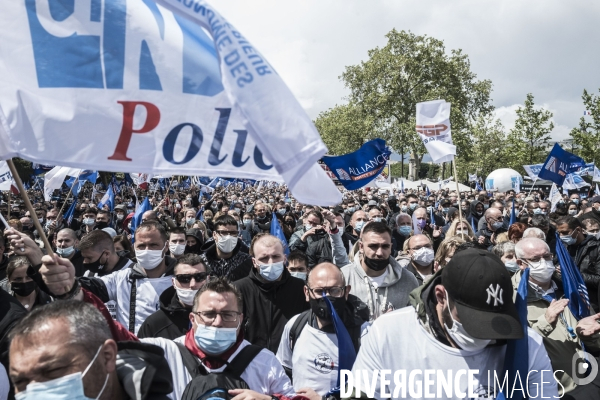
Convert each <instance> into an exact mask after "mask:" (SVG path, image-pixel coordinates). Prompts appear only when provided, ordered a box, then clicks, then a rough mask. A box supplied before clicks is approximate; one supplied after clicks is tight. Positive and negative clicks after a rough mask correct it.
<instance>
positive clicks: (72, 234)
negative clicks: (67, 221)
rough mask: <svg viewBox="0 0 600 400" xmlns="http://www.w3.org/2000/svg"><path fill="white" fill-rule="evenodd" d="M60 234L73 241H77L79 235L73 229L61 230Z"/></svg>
mask: <svg viewBox="0 0 600 400" xmlns="http://www.w3.org/2000/svg"><path fill="white" fill-rule="evenodd" d="M58 234H59V235H61V236H65V237H68V238H70V239H72V240H73V241H76V240H77V234H76V233H75V231H74V230H73V229H70V228H64V229H61V230H60V231H58Z"/></svg>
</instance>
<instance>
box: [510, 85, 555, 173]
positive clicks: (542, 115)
mask: <svg viewBox="0 0 600 400" xmlns="http://www.w3.org/2000/svg"><path fill="white" fill-rule="evenodd" d="M551 119H552V112H550V111H548V110H544V109H540V108H537V109H536V108H535V104H534V102H533V95H532V94H531V93H529V94H527V98H526V99H525V106H524V107H519V108H518V109H517V120H516V121H515V127H514V128H513V129H512V130H511V131H510V133H509V135H508V146H507V155H508V156H509V157H507V159H506V164H508V165H509V166H510V167H511V168H513V169H516V170H520V171H523V165H530V164H536V163H541V162H544V160H545V159H546V157H547V156H548V148H549V146H550V132H552V130H553V129H554V123H553V122H552V121H551Z"/></svg>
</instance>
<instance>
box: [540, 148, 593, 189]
mask: <svg viewBox="0 0 600 400" xmlns="http://www.w3.org/2000/svg"><path fill="white" fill-rule="evenodd" d="M584 166H585V161H583V158H581V157H578V156H576V155H575V154H573V153H569V152H568V151H566V150H564V149H563V148H562V147H560V145H559V144H558V143H555V144H554V147H553V148H552V150H551V151H550V154H548V158H546V162H545V163H544V165H543V166H542V170H541V171H540V172H539V174H538V178H540V179H548V180H549V181H552V182H554V183H556V184H557V185H559V186H562V184H563V182H564V181H565V178H566V176H567V174H570V173H573V172H576V171H578V170H579V169H581V168H582V167H584Z"/></svg>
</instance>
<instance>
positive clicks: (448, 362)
mask: <svg viewBox="0 0 600 400" xmlns="http://www.w3.org/2000/svg"><path fill="white" fill-rule="evenodd" d="M496 211H497V210H496ZM490 288H492V289H493V290H494V292H493V293H494V297H492V296H490V295H489V294H488V293H489V292H488V291H489V290H490ZM512 293H513V289H512V284H511V281H510V276H509V274H508V272H507V271H506V268H505V267H504V265H503V263H502V262H501V261H500V260H499V259H498V258H497V257H496V256H494V255H492V254H491V253H489V252H486V251H485V250H476V249H467V250H463V251H460V252H457V253H456V254H455V255H454V257H453V258H452V260H451V261H450V262H449V263H448V265H446V267H444V268H442V269H441V270H440V271H438V273H436V275H435V276H434V277H433V278H432V279H430V280H429V281H428V282H427V283H426V284H425V285H424V286H421V287H419V289H418V290H417V291H415V292H413V293H411V304H412V305H413V307H405V308H403V309H402V310H398V311H396V312H394V313H389V314H386V315H383V316H381V317H380V318H378V319H377V320H376V321H375V322H374V323H373V325H372V326H371V327H370V328H369V333H368V334H367V335H366V336H365V337H364V339H363V340H362V343H361V349H360V352H359V353H358V356H357V358H356V361H355V363H354V366H353V368H352V371H353V373H355V372H357V371H360V370H366V371H383V370H391V371H399V370H404V371H413V370H415V369H417V370H422V371H426V370H438V371H440V370H441V371H447V370H450V371H455V372H458V371H463V370H464V371H465V377H464V378H462V377H461V378H456V380H457V381H459V380H460V383H457V382H455V383H454V385H455V386H456V385H460V388H461V390H464V392H465V393H466V392H467V391H468V390H471V393H477V396H480V397H492V398H495V397H496V395H497V393H498V388H497V386H495V385H494V381H493V379H494V372H495V373H496V374H497V376H498V377H503V376H504V375H503V372H504V358H505V353H506V345H505V344H504V342H503V341H504V340H507V339H520V338H522V337H523V336H524V332H523V327H522V326H521V323H520V322H519V315H518V313H517V310H516V308H515V306H514V303H513V300H512ZM527 333H528V338H527V339H528V349H529V352H528V353H529V357H528V362H527V366H528V369H527V371H530V372H529V374H528V379H527V381H526V383H519V382H517V385H521V386H523V385H525V387H526V388H527V389H528V390H529V393H540V390H541V389H543V390H544V396H557V395H558V392H557V384H556V381H554V380H553V379H545V377H543V375H542V373H541V372H540V371H542V370H546V371H551V370H552V366H551V365H550V360H549V359H548V355H547V353H546V351H545V349H544V347H543V344H542V339H541V338H540V337H539V335H537V334H535V333H534V332H533V331H531V330H528V331H527ZM424 355H426V356H424ZM519 356H520V357H523V355H519ZM467 370H468V371H473V372H469V373H473V374H474V379H473V380H472V381H471V382H468V380H467V378H466V374H467V372H466V371H467ZM474 370H476V371H474ZM356 376H358V375H356ZM453 377H454V375H453ZM406 382H408V385H410V386H412V387H408V388H407V387H406V386H405V387H404V390H405V391H406V390H410V391H411V393H422V394H423V393H435V391H432V389H431V387H430V386H426V385H427V383H426V380H425V379H422V380H421V379H419V380H407V381H406ZM520 382H522V381H520ZM468 383H470V384H473V385H474V386H473V387H468V386H467V384H468ZM374 384H375V396H374V397H375V398H382V393H383V390H385V392H386V393H394V390H396V388H397V385H398V383H397V382H395V381H394V380H393V379H392V380H390V383H389V387H388V388H382V387H381V386H380V380H379V379H377V380H376V381H375V382H374ZM363 385H364V384H363ZM408 385H407V386H408ZM511 385H512V384H509V386H511ZM365 387H366V386H362V388H363V391H364V388H365ZM438 387H439V386H438ZM397 389H399V390H402V388H400V387H398V388H397ZM494 391H496V392H494ZM400 393H401V392H400ZM440 393H441V392H440ZM453 394H454V393H452V394H451V395H450V396H444V395H443V394H442V395H441V396H438V398H439V397H447V398H454V396H453ZM355 395H356V397H358V393H355ZM363 395H364V393H363Z"/></svg>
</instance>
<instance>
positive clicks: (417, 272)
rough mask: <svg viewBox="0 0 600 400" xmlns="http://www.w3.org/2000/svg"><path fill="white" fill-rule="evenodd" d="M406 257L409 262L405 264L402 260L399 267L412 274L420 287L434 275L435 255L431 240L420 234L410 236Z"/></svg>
mask: <svg viewBox="0 0 600 400" xmlns="http://www.w3.org/2000/svg"><path fill="white" fill-rule="evenodd" d="M408 256H409V257H410V261H409V262H406V261H405V260H404V259H403V260H401V261H400V265H402V266H403V267H404V268H406V269H407V270H408V271H410V272H412V273H413V275H414V276H415V278H417V281H418V282H419V286H420V285H422V284H423V282H424V281H427V280H428V279H429V278H431V277H432V276H433V274H434V273H435V268H434V263H435V261H434V258H435V253H434V252H433V244H432V242H431V239H429V237H428V236H426V235H422V234H421V235H415V236H411V237H410V238H409V239H408ZM403 261H404V262H403Z"/></svg>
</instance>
